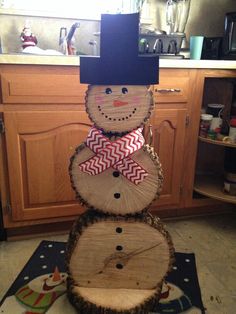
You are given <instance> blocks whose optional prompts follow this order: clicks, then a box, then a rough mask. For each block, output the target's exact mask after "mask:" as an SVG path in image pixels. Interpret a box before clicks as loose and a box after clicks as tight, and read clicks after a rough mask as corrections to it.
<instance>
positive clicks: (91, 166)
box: [79, 127, 148, 184]
mask: <svg viewBox="0 0 236 314" xmlns="http://www.w3.org/2000/svg"><path fill="white" fill-rule="evenodd" d="M86 144H87V146H88V147H89V148H90V149H91V150H92V151H93V152H94V153H95V154H96V155H95V156H93V157H92V158H90V159H89V160H87V161H85V162H83V163H81V164H80V166H79V167H80V170H81V171H83V172H86V173H88V174H90V175H96V174H99V173H101V172H103V171H105V170H106V169H108V168H110V167H113V168H114V169H116V170H118V171H120V172H121V173H122V174H123V175H124V176H125V177H126V178H127V179H128V180H130V181H131V182H133V183H134V184H139V183H140V182H142V181H143V180H144V179H145V177H146V176H147V175H148V174H147V172H146V171H145V170H144V169H143V168H142V167H141V166H140V165H139V164H137V163H136V162H135V161H134V160H133V159H131V158H130V157H128V156H130V155H131V154H133V153H134V152H135V151H137V150H138V149H140V148H141V147H142V146H143V145H144V138H143V135H142V128H139V129H137V130H134V131H132V132H130V133H128V134H126V135H125V136H123V137H121V138H119V139H118V140H116V141H114V142H111V141H110V140H109V139H108V138H107V137H106V136H104V135H103V134H102V131H101V130H98V129H96V128H95V127H93V128H91V130H90V132H89V135H88V137H87V140H86Z"/></svg>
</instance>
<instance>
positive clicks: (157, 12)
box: [149, 0, 236, 39]
mask: <svg viewBox="0 0 236 314" xmlns="http://www.w3.org/2000/svg"><path fill="white" fill-rule="evenodd" d="M149 1H150V6H151V14H152V19H153V22H154V25H155V26H156V27H157V28H161V29H164V30H166V25H165V7H166V0H149ZM232 11H236V0H191V5H190V12H189V18H188V22H187V25H186V29H185V32H186V36H187V38H188V39H189V36H190V35H203V36H206V37H214V36H215V37H217V36H222V35H223V33H224V17H225V13H226V12H232Z"/></svg>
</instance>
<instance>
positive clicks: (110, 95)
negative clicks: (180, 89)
mask: <svg viewBox="0 0 236 314" xmlns="http://www.w3.org/2000/svg"><path fill="white" fill-rule="evenodd" d="M114 75H115V74H114ZM152 108H153V99H152V94H151V91H149V90H148V87H147V86H145V85H138V86H135V85H127V86H125V85H124V86H123V85H112V86H107V85H105V86H104V85H90V86H89V87H88V90H87V96H86V110H87V113H88V115H89V117H90V119H91V120H92V121H93V122H94V124H95V125H96V127H97V128H99V129H103V130H104V131H105V132H111V133H124V132H129V131H131V130H133V129H137V128H138V127H140V126H141V125H143V124H145V123H146V121H147V120H148V118H149V116H150V114H151V110H152Z"/></svg>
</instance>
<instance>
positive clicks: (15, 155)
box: [4, 111, 91, 221]
mask: <svg viewBox="0 0 236 314" xmlns="http://www.w3.org/2000/svg"><path fill="white" fill-rule="evenodd" d="M4 120H5V127H6V143H7V161H8V172H9V182H10V203H11V209H12V217H11V219H12V220H13V221H23V220H35V219H42V218H52V217H62V216H70V215H76V214H78V213H80V212H81V211H82V208H81V206H80V205H79V204H78V202H77V201H76V200H75V193H74V191H73V190H72V188H71V183H70V177H69V173H68V167H69V162H70V157H71V155H72V154H73V153H74V151H75V148H76V147H77V146H78V145H79V144H80V143H81V142H83V141H84V140H85V138H86V136H87V134H88V130H89V128H90V124H91V122H90V120H89V119H88V117H87V114H86V113H85V112H83V111H72V112H71V111H58V112H55V111H54V112H53V111H32V112H26V111H25V112H6V113H5V114H4Z"/></svg>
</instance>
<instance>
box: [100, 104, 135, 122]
mask: <svg viewBox="0 0 236 314" xmlns="http://www.w3.org/2000/svg"><path fill="white" fill-rule="evenodd" d="M136 110H137V108H134V109H133V111H132V112H131V113H130V114H127V115H126V116H124V117H117V118H112V117H109V116H108V115H107V114H106V113H105V112H103V111H102V108H101V106H100V105H98V111H99V112H100V113H101V115H102V116H104V117H105V119H107V120H110V121H125V120H129V119H130V118H131V117H132V116H133V115H134V114H135V113H136Z"/></svg>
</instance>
